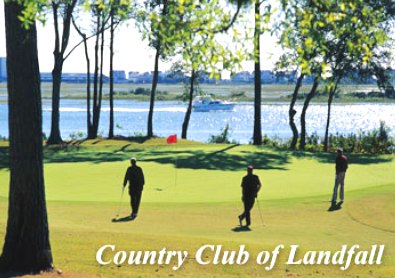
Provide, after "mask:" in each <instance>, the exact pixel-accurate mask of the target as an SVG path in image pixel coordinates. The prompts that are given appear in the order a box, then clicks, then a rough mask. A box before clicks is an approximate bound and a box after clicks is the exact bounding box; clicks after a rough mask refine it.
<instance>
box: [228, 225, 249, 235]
mask: <svg viewBox="0 0 395 278" xmlns="http://www.w3.org/2000/svg"><path fill="white" fill-rule="evenodd" d="M231 231H232V232H235V233H240V232H251V231H252V230H251V229H250V227H248V226H236V227H234V228H233V229H232V230H231Z"/></svg>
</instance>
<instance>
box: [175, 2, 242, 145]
mask: <svg viewBox="0 0 395 278" xmlns="http://www.w3.org/2000/svg"><path fill="white" fill-rule="evenodd" d="M183 3H184V5H183V6H182V10H183V14H182V21H183V22H184V24H183V28H182V30H181V32H182V33H181V36H183V37H184V38H183V39H181V40H180V41H182V42H183V43H181V44H179V45H177V47H176V51H175V53H176V54H177V56H179V57H180V59H179V60H178V61H177V63H176V64H175V65H174V68H175V69H176V71H178V72H181V73H182V74H184V75H186V76H190V77H189V80H188V84H189V89H188V91H189V93H188V106H187V111H186V113H185V117H184V121H183V123H182V132H181V138H183V139H186V138H187V132H188V126H189V121H190V117H191V114H192V101H193V98H194V95H195V91H196V90H197V89H198V83H199V79H200V77H201V76H202V75H209V76H210V77H211V78H216V79H219V78H220V77H221V72H222V71H223V70H229V71H231V72H232V71H235V69H237V68H240V67H241V65H240V64H241V61H243V60H244V59H245V58H246V56H247V54H246V53H244V51H243V49H244V47H243V46H244V45H243V43H242V41H241V40H240V35H241V34H240V33H239V32H237V30H236V27H235V28H233V29H231V27H233V26H234V25H235V23H236V17H237V14H238V10H239V9H240V6H237V7H236V11H234V7H233V6H232V7H229V10H225V9H224V7H223V3H221V2H220V1H200V5H199V6H198V7H197V6H196V2H195V1H193V0H186V1H184V2H183ZM219 10H221V11H222V13H218V11H219ZM232 15H233V16H232ZM232 31H233V32H232ZM225 32H226V33H228V35H229V33H230V34H232V41H233V46H232V48H231V47H229V45H228V44H226V43H225V42H224V39H223V37H224V35H223V33H225ZM245 52H246V51H245Z"/></svg>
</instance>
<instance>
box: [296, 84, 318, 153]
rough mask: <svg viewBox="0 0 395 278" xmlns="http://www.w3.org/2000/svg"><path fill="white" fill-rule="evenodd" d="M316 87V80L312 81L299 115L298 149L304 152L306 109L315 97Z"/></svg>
mask: <svg viewBox="0 0 395 278" xmlns="http://www.w3.org/2000/svg"><path fill="white" fill-rule="evenodd" d="M317 87H318V79H317V78H315V79H314V83H313V86H312V87H311V90H310V92H309V93H308V95H307V96H306V99H305V101H304V104H303V109H302V114H301V115H300V129H301V131H300V145H299V149H301V150H304V147H305V145H306V112H307V108H308V107H309V104H310V101H311V100H312V98H313V97H314V95H315V91H316V90H317Z"/></svg>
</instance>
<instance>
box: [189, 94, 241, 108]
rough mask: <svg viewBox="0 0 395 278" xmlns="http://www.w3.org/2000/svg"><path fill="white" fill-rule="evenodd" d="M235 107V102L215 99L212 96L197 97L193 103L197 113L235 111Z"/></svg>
mask: <svg viewBox="0 0 395 278" xmlns="http://www.w3.org/2000/svg"><path fill="white" fill-rule="evenodd" d="M235 105H236V103H234V102H229V101H226V100H220V99H213V98H212V97H210V96H197V97H195V99H194V100H193V103H192V107H193V110H194V111H196V112H208V111H233V108H234V106H235Z"/></svg>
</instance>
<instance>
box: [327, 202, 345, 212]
mask: <svg viewBox="0 0 395 278" xmlns="http://www.w3.org/2000/svg"><path fill="white" fill-rule="evenodd" d="M342 204H343V202H339V203H337V204H336V203H331V206H330V207H329V208H328V212H333V211H337V210H341V209H342Z"/></svg>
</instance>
